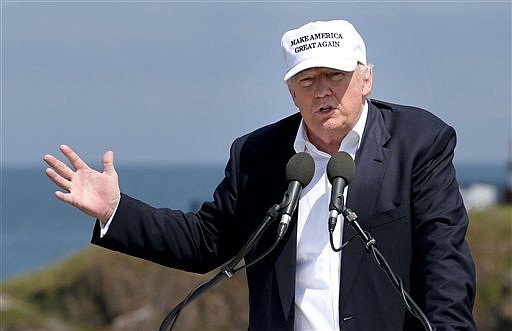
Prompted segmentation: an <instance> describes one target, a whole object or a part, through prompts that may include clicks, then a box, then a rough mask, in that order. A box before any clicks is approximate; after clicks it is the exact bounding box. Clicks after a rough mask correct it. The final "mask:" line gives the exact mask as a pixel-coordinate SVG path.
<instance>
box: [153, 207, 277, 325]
mask: <svg viewBox="0 0 512 331" xmlns="http://www.w3.org/2000/svg"><path fill="white" fill-rule="evenodd" d="M280 210H281V206H280V205H279V204H275V205H273V206H272V207H270V209H269V210H268V211H267V213H266V215H265V218H264V219H263V222H262V223H261V224H260V225H259V226H258V228H257V229H256V231H255V232H254V233H253V234H252V235H251V237H249V240H248V241H247V243H246V244H245V245H244V246H243V247H242V249H241V250H240V252H238V254H237V255H236V256H235V257H233V258H232V259H231V260H230V261H229V262H228V263H226V264H225V265H224V266H223V267H221V268H220V271H219V272H218V273H217V274H216V275H215V276H214V277H213V278H211V279H210V280H208V281H206V282H204V283H202V284H200V285H199V286H197V287H196V288H195V289H193V290H192V291H191V292H190V293H189V294H188V295H187V297H185V299H183V300H182V301H181V302H180V303H179V304H178V305H177V306H176V307H175V308H174V309H173V310H171V312H169V314H167V316H166V317H165V318H164V320H163V321H162V324H161V325H160V328H159V331H166V330H172V328H173V327H174V324H175V323H176V320H177V319H178V317H179V314H180V313H181V311H182V310H183V308H185V306H186V305H187V304H188V303H190V302H191V301H192V300H194V299H195V298H196V297H198V296H199V295H200V294H202V293H203V292H205V291H206V290H207V289H209V288H211V287H213V286H214V285H216V284H217V283H218V282H220V281H221V280H222V279H223V278H224V277H226V278H231V277H233V275H234V274H235V273H236V272H237V271H239V270H240V269H243V268H246V267H249V266H251V265H253V264H254V263H256V262H258V261H260V260H261V259H263V258H264V257H265V256H266V255H267V254H268V253H270V252H271V251H272V250H273V249H274V248H275V247H276V246H277V244H278V243H279V241H280V238H278V240H277V241H276V242H275V243H274V245H272V246H271V247H270V248H269V249H268V250H267V251H266V252H265V253H263V254H262V255H261V256H260V257H258V258H257V259H255V260H253V261H251V263H250V264H246V265H244V266H241V267H239V268H236V266H237V265H238V263H240V261H241V260H242V259H243V258H244V257H245V255H247V253H248V252H249V250H250V249H251V248H252V247H253V246H254V245H255V244H256V242H257V241H258V239H259V238H260V237H261V235H262V234H263V233H264V232H265V230H266V229H267V227H268V226H269V225H270V223H272V221H274V220H275V219H277V217H278V216H279V214H280Z"/></svg>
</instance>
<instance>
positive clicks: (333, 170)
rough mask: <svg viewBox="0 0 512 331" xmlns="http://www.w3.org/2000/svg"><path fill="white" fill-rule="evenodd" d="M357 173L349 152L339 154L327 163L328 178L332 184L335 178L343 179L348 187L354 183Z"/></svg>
mask: <svg viewBox="0 0 512 331" xmlns="http://www.w3.org/2000/svg"><path fill="white" fill-rule="evenodd" d="M355 173H356V164H355V163H354V160H353V159H352V156H350V154H348V153H347V152H337V153H336V154H334V155H333V156H332V157H331V159H330V160H329V162H328V163H327V178H328V179H329V182H331V184H332V181H333V180H334V178H337V177H343V178H344V179H345V181H346V182H347V185H348V184H350V183H351V182H352V179H353V178H354V175H355Z"/></svg>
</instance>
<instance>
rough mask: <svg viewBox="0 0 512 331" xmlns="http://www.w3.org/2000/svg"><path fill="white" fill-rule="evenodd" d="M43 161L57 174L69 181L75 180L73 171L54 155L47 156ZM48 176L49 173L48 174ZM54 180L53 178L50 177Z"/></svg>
mask: <svg viewBox="0 0 512 331" xmlns="http://www.w3.org/2000/svg"><path fill="white" fill-rule="evenodd" d="M43 160H44V161H45V162H46V163H47V164H48V165H49V166H50V167H52V168H53V169H54V170H55V171H56V172H57V174H59V175H60V176H62V177H64V178H65V179H67V180H71V178H73V174H74V172H73V170H71V169H70V168H69V167H68V166H67V165H66V164H65V163H64V162H62V161H60V160H59V159H57V158H56V157H54V156H53V155H49V154H48V155H45V156H44V158H43ZM47 174H48V173H47ZM50 178H51V179H52V180H53V177H50Z"/></svg>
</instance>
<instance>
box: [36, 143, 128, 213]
mask: <svg viewBox="0 0 512 331" xmlns="http://www.w3.org/2000/svg"><path fill="white" fill-rule="evenodd" d="M60 151H61V152H62V154H64V156H65V157H66V158H67V159H68V160H69V162H70V163H71V165H72V166H73V168H74V170H73V169H71V168H70V167H68V166H67V165H66V164H65V163H64V162H62V161H60V160H59V159H57V158H56V157H54V156H53V155H49V154H47V155H45V156H44V158H43V159H44V161H45V162H46V163H47V164H48V165H49V166H50V168H48V169H46V175H47V176H48V177H49V178H50V179H51V180H52V181H53V182H54V183H55V184H56V185H57V186H58V187H60V188H61V189H62V190H63V191H57V192H55V196H56V197H57V199H59V200H61V201H64V202H66V203H69V204H70V205H72V206H75V207H77V208H78V209H80V210H81V211H82V212H84V213H86V214H87V215H90V216H92V217H94V218H97V219H99V220H100V221H101V222H103V223H106V222H107V221H108V220H109V219H110V217H111V216H112V214H113V213H114V211H115V209H116V208H117V205H118V204H119V200H120V198H121V197H120V190H119V180H118V176H117V172H116V170H115V169H114V153H112V152H111V151H108V152H106V153H105V154H104V155H103V172H98V171H96V170H94V169H91V168H90V167H89V166H88V165H87V164H86V163H85V162H84V161H82V159H81V158H80V157H79V156H78V155H77V154H76V153H75V152H74V151H73V150H72V149H71V148H69V147H68V146H66V145H61V146H60Z"/></svg>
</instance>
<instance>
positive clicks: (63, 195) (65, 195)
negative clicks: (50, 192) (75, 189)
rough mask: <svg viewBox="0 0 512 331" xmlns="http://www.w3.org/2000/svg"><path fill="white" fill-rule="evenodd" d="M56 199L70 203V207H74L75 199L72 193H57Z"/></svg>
mask: <svg viewBox="0 0 512 331" xmlns="http://www.w3.org/2000/svg"><path fill="white" fill-rule="evenodd" d="M55 197H57V199H59V200H60V201H63V202H65V203H69V204H70V205H73V198H72V197H71V193H64V192H61V191H56V192H55Z"/></svg>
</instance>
